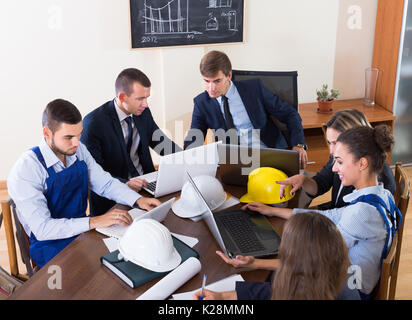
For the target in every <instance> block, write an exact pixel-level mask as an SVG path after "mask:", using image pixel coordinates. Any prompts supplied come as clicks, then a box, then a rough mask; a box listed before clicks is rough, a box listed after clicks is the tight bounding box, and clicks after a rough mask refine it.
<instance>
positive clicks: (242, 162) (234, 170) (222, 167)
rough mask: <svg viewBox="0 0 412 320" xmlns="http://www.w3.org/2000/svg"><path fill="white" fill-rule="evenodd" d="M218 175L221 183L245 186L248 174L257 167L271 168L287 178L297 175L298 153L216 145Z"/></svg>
mask: <svg viewBox="0 0 412 320" xmlns="http://www.w3.org/2000/svg"><path fill="white" fill-rule="evenodd" d="M218 154H219V173H220V177H221V179H222V182H223V183H225V184H229V185H236V186H246V185H247V182H248V174H249V173H250V172H251V171H252V170H254V169H256V168H259V167H272V168H275V169H278V170H281V171H283V172H284V173H285V174H286V175H287V176H288V177H291V176H293V175H295V174H299V153H298V152H297V151H294V150H283V149H272V148H256V147H248V146H242V145H233V144H221V145H218Z"/></svg>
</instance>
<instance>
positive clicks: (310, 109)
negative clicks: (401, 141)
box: [299, 99, 395, 172]
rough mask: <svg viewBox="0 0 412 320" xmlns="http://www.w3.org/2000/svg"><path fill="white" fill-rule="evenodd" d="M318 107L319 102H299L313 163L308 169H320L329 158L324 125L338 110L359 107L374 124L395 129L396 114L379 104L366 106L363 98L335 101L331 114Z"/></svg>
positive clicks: (315, 170)
mask: <svg viewBox="0 0 412 320" xmlns="http://www.w3.org/2000/svg"><path fill="white" fill-rule="evenodd" d="M317 108H318V105H317V103H304V104H299V114H300V117H301V118H302V126H303V131H304V133H305V139H306V144H307V145H308V158H309V159H308V160H309V162H310V163H311V164H309V165H308V166H307V167H306V170H307V171H313V172H318V171H320V169H322V167H323V166H324V164H325V163H326V162H327V161H328V159H329V147H328V145H327V142H326V139H325V135H324V127H323V126H324V124H325V123H326V122H327V121H328V120H329V118H330V117H331V115H332V114H333V113H334V112H336V111H340V110H344V109H357V110H359V111H361V112H363V113H364V114H365V116H366V117H367V119H368V120H369V122H370V123H371V124H372V125H377V124H386V125H388V126H390V127H391V128H392V131H393V123H394V121H395V116H394V115H393V114H392V113H391V112H389V111H388V110H386V109H384V108H383V107H381V106H380V105H377V104H375V106H373V107H367V106H364V105H363V104H362V99H351V100H338V101H335V102H334V104H333V111H332V112H331V113H330V114H322V113H318V112H317V111H316V110H317ZM387 160H388V162H389V163H390V160H391V154H388V159H387Z"/></svg>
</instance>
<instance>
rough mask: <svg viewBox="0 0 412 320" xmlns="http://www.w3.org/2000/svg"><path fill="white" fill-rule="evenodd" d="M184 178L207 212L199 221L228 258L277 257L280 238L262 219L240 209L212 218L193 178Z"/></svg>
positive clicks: (261, 216)
mask: <svg viewBox="0 0 412 320" xmlns="http://www.w3.org/2000/svg"><path fill="white" fill-rule="evenodd" d="M187 175H188V179H189V181H190V183H191V184H192V186H193V188H194V190H195V191H196V193H197V195H198V196H199V200H200V202H201V203H202V204H203V206H204V207H205V208H206V210H207V211H206V213H205V214H204V215H203V216H202V219H203V220H204V221H205V222H206V225H207V226H208V228H209V230H210V232H211V233H212V234H213V236H214V238H215V239H216V241H217V242H218V244H219V246H220V248H221V249H222V251H223V252H224V253H225V254H226V255H227V256H228V257H230V258H232V259H234V258H236V256H237V255H242V256H254V257H264V256H269V255H275V254H277V253H278V249H279V244H280V236H279V235H278V234H277V233H276V231H275V230H274V229H273V227H272V225H271V223H270V222H269V220H268V219H267V218H266V217H265V216H264V215H262V214H260V213H258V212H254V211H250V210H245V211H243V210H241V209H239V210H231V211H221V212H217V213H215V214H213V213H212V211H211V210H210V208H209V206H208V205H207V202H206V201H205V199H204V198H203V195H202V193H201V192H200V191H199V189H198V188H197V186H196V184H195V183H194V181H193V179H192V177H191V176H190V174H189V173H187Z"/></svg>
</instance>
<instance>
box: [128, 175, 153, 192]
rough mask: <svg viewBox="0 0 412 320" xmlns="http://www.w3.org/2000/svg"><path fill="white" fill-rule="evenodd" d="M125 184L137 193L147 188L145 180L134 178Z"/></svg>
mask: <svg viewBox="0 0 412 320" xmlns="http://www.w3.org/2000/svg"><path fill="white" fill-rule="evenodd" d="M126 184H127V186H128V187H129V188H130V189H132V190H134V191H136V192H139V191H140V190H142V188H143V187H147V184H148V182H147V180H145V179H140V178H138V177H134V178H131V179H130V180H129V181H127V182H126Z"/></svg>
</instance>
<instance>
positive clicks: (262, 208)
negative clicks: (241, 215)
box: [242, 202, 275, 216]
mask: <svg viewBox="0 0 412 320" xmlns="http://www.w3.org/2000/svg"><path fill="white" fill-rule="evenodd" d="M246 209H249V210H252V211H256V212H259V213H261V214H263V215H265V216H273V215H274V211H275V210H274V209H275V208H273V207H271V206H268V205H266V204H263V203H260V202H251V203H248V204H246V205H244V206H243V207H242V210H246Z"/></svg>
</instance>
